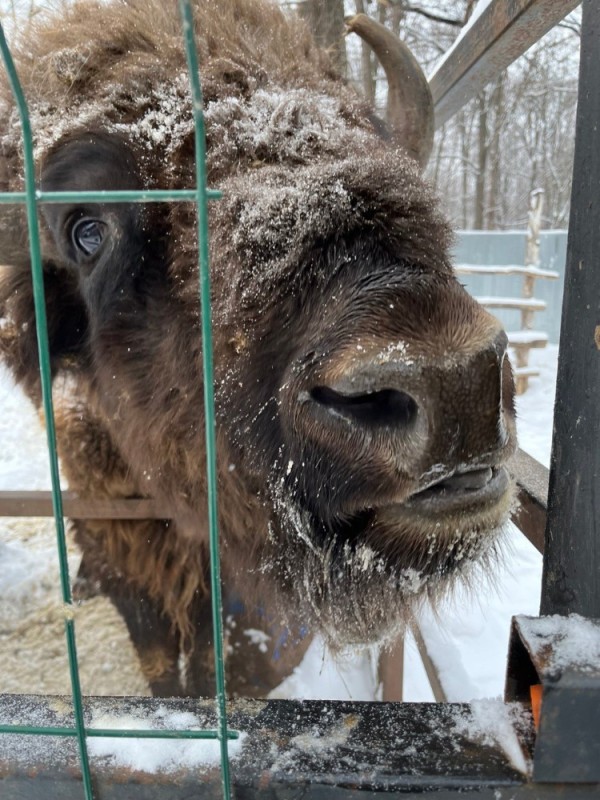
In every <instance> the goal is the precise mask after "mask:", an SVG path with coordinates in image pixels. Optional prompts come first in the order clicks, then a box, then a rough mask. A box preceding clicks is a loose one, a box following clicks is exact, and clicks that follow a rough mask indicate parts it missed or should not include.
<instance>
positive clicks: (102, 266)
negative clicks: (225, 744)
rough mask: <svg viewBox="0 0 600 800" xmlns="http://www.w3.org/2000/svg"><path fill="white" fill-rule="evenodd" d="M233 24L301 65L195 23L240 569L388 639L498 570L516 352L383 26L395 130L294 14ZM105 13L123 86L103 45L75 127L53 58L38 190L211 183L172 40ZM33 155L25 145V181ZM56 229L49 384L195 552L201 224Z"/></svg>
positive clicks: (154, 213) (11, 302)
mask: <svg viewBox="0 0 600 800" xmlns="http://www.w3.org/2000/svg"><path fill="white" fill-rule="evenodd" d="M142 5H143V4H142ZM229 5H231V8H232V9H233V10H234V11H235V14H237V15H238V17H239V15H240V14H242V15H245V18H246V22H245V25H241V24H240V29H241V30H243V31H244V35H245V36H250V37H251V38H252V37H254V40H255V41H256V42H258V41H260V42H261V47H264V41H263V40H264V39H265V38H267V39H268V38H269V37H270V38H271V39H272V40H273V42H275V41H278V40H281V37H282V36H283V35H284V34H282V31H284V32H285V31H288V33H287V34H285V35H286V36H288V39H287V40H285V36H284V42H283V45H281V46H282V49H284V50H285V47H288V46H289V48H288V49H287V50H285V52H283V53H282V54H280V56H278V57H279V58H280V62H281V63H279V62H277V63H279V66H274V63H275V62H276V55H277V54H276V53H275V50H276V45H275V44H274V43H273V45H272V48H273V52H270V51H268V48H267V52H266V54H265V53H264V52H262V51H261V50H260V48H258V49H256V50H255V51H252V49H251V48H248V49H244V48H243V47H242V45H241V44H238V45H236V46H237V50H236V47H235V46H233V44H232V43H231V42H229V43H227V42H223V41H222V39H223V34H222V30H221V28H220V27H219V25H218V24H217V23H218V20H217V21H215V19H214V17H215V14H214V13H213V11H211V9H210V8H208V7H207V6H206V5H203V4H199V5H198V8H197V12H198V16H199V28H198V39H199V43H200V51H201V55H203V57H204V74H205V95H206V124H207V141H208V170H209V176H210V178H211V182H212V183H213V184H218V186H219V188H221V189H222V191H223V199H222V200H221V201H219V202H218V203H214V204H213V205H212V206H211V213H210V224H211V259H212V281H213V313H214V329H215V340H216V346H215V351H216V352H215V357H216V382H215V389H216V399H217V412H218V426H219V431H218V434H219V444H220V467H219V468H220V481H221V522H222V534H223V544H224V550H223V560H224V569H225V573H226V575H227V576H228V578H227V579H228V580H231V581H233V583H234V584H235V583H236V582H237V584H238V585H244V584H245V585H248V584H253V583H256V585H257V586H258V587H260V593H261V595H262V597H263V599H264V597H266V596H273V595H274V594H276V595H278V596H279V598H280V600H281V602H282V603H283V605H284V606H285V607H286V608H287V609H288V611H290V610H291V611H292V612H298V613H299V614H300V615H301V616H306V615H308V616H309V617H310V621H311V624H314V623H315V622H316V624H318V625H320V626H321V628H322V629H323V630H324V631H325V632H326V634H327V635H328V636H329V638H330V639H331V640H332V641H337V642H340V641H344V642H348V641H358V640H360V641H370V640H373V639H374V638H376V637H379V636H381V635H382V633H384V632H385V631H386V630H389V629H390V627H392V626H393V624H394V623H395V622H396V621H398V620H401V619H402V618H403V617H404V616H405V612H406V610H407V609H409V608H411V606H412V605H413V604H414V602H415V601H417V600H418V599H419V598H421V597H423V596H433V595H435V594H437V592H438V591H439V590H440V588H442V587H443V586H444V585H445V583H446V582H447V580H446V579H447V578H448V577H449V576H452V575H455V574H465V573H466V572H467V571H468V570H469V569H470V567H471V565H472V563H473V562H474V560H475V559H476V558H480V559H481V558H483V559H485V558H486V556H487V555H489V554H490V553H491V552H493V550H494V542H495V534H496V533H497V532H498V531H499V530H500V529H501V527H502V525H503V524H504V523H505V521H506V519H507V516H508V513H509V507H510V504H511V497H512V490H511V482H510V480H509V476H508V473H507V469H506V462H507V459H508V458H509V456H510V455H511V454H512V452H513V450H514V447H515V425H514V407H513V394H514V392H513V383H512V375H511V369H510V365H509V363H508V360H507V359H506V344H507V340H506V336H505V334H504V333H503V331H502V330H501V328H500V326H499V324H498V322H497V321H496V320H495V319H494V318H493V317H491V316H490V315H489V314H487V313H486V312H485V311H484V310H483V309H482V308H481V307H480V306H479V305H478V304H477V303H476V302H475V301H474V300H473V299H472V298H471V297H470V296H469V295H468V294H467V293H466V292H465V291H464V289H463V288H462V287H461V286H460V285H459V283H458V282H457V280H456V278H455V276H454V275H453V271H452V268H451V265H450V261H449V255H448V248H449V243H450V241H451V236H450V233H449V229H448V227H447V224H446V223H445V221H444V220H443V218H442V217H441V216H440V214H439V212H438V211H437V205H436V201H435V199H434V198H433V196H432V195H431V193H430V191H429V189H428V188H427V187H426V185H425V183H424V182H423V180H422V178H421V174H420V167H421V166H422V164H423V162H424V161H426V158H427V154H428V151H429V149H430V145H431V134H432V111H431V98H430V95H429V92H428V89H427V86H426V82H425V81H424V78H423V76H422V74H421V73H420V71H419V70H418V68H417V67H416V66H415V64H414V60H413V59H412V56H410V54H408V53H407V51H406V50H405V49H404V48H403V47H402V46H401V45H400V44H399V43H398V42H397V40H396V39H395V38H394V37H391V34H389V33H388V32H386V31H384V30H382V29H380V28H379V27H377V26H375V25H374V24H372V23H369V22H367V21H366V20H365V18H364V17H358V18H355V19H354V20H353V21H352V22H351V23H350V27H351V28H352V29H354V30H356V32H358V33H359V34H360V35H362V36H364V37H365V38H367V39H368V40H369V41H370V42H371V44H372V45H373V46H374V47H375V49H376V51H377V52H378V53H379V54H380V56H381V60H382V62H383V65H384V67H385V69H386V71H387V72H388V76H389V81H390V115H389V117H388V121H387V123H383V122H382V121H380V120H378V119H377V118H376V117H375V115H374V113H373V112H372V111H371V110H370V109H367V108H365V107H364V106H363V104H362V103H361V102H360V100H358V99H357V98H356V97H355V95H354V94H353V92H351V90H350V89H349V88H347V87H345V86H344V85H342V84H341V83H340V82H338V81H337V80H334V79H332V78H326V77H323V76H322V75H321V76H317V72H316V70H317V66H319V65H321V60H320V59H322V57H321V56H317V55H315V54H314V53H313V51H311V50H310V47H309V46H308V45H306V41H305V39H303V38H302V37H300V39H299V40H298V41H299V42H300V44H298V42H297V41H296V39H298V34H297V29H296V28H294V29H293V30H294V31H296V34H294V36H291V35H290V34H289V30H290V28H289V25H288V23H284V22H283V21H282V20H283V18H282V16H281V14H280V12H279V11H276V10H275V9H272V8H269V11H268V13H267V12H264V14H263V15H262V17H257V16H256V14H254V13H253V9H254V6H255V5H256V3H253V2H247V3H246V4H242V3H238V2H237V0H236V2H233V0H232V2H231V3H230V4H229ZM229 5H227V8H228V9H229ZM238 6H240V7H239V8H238ZM81 7H83V4H82V6H81ZM94 8H95V10H94V14H95V16H93V17H90V16H89V15H86V14H83V15H81V13H80V12H77V13H80V17H79V18H77V19H75V21H73V20H71V22H72V24H73V26H74V29H75V30H76V34H69V36H71V37H74V36H75V35H77V36H79V37H88V38H89V37H90V33H89V30H90V26H91V28H92V29H93V30H97V31H100V30H102V31H103V32H104V31H105V30H106V31H113V30H116V31H117V33H115V36H117V35H118V36H121V38H123V37H124V36H125V34H124V33H123V31H125V30H126V28H127V25H126V24H125V23H124V22H123V19H124V18H125V19H126V18H127V15H129V16H131V17H132V19H129V22H128V24H129V25H130V26H133V27H132V30H133V29H135V30H136V33H135V35H133V33H131V35H130V42H129V46H128V49H126V48H124V47H123V48H121V50H119V53H120V56H119V58H120V59H121V62H122V66H121V71H120V73H119V74H120V79H119V81H118V83H116V82H115V74H116V73H115V69H116V68H115V59H116V58H117V56H118V53H117V48H116V47H113V49H112V50H111V49H110V47H109V44H110V43H109V42H107V41H104V40H102V41H97V40H92V39H91V38H90V39H89V42H88V44H87V47H88V51H87V57H86V59H85V60H82V61H81V64H80V65H79V68H78V70H79V71H77V70H75V71H73V70H72V71H71V72H70V73H69V75H71V78H70V79H69V80H71V84H70V85H71V87H75V89H76V92H77V94H76V97H77V99H76V103H77V104H78V105H77V108H76V109H75V110H73V109H69V111H68V114H67V109H66V106H65V103H66V101H65V96H64V95H63V94H61V93H60V91H58V90H57V88H56V86H58V87H59V88H60V85H61V80H62V78H61V75H63V73H64V70H65V66H64V64H65V59H66V55H65V51H64V50H61V51H59V52H57V51H56V49H52V48H51V47H50V48H48V47H47V49H48V52H45V53H42V55H41V56H40V59H41V60H42V61H44V59H45V62H44V63H45V64H46V66H47V76H48V75H49V76H50V77H48V78H47V83H46V84H45V85H35V86H34V84H35V81H34V77H35V73H34V72H33V73H32V77H31V81H30V84H31V85H30V91H31V92H33V93H34V94H35V92H37V93H38V100H37V105H36V104H35V103H34V105H33V113H34V122H35V123H36V124H37V126H38V130H41V131H42V134H43V135H42V134H40V138H41V140H42V141H41V143H40V144H39V148H38V149H39V150H40V153H41V158H40V161H39V163H40V179H41V185H42V188H43V189H46V190H66V189H69V190H86V189H131V188H133V189H139V188H154V187H164V186H165V185H166V186H174V187H181V186H186V185H190V184H191V182H192V180H193V174H194V172H193V131H192V129H191V124H190V102H189V98H188V92H187V80H186V78H185V75H184V74H183V70H184V67H183V59H182V54H181V50H180V47H179V44H178V42H179V31H178V29H177V23H176V20H175V21H173V19H172V18H171V17H169V16H168V15H167V16H165V19H164V20H163V21H162V22H161V24H160V25H157V24H156V21H155V25H154V27H153V28H152V30H151V31H150V30H148V31H146V34H144V36H142V34H141V32H140V31H141V28H140V26H142V27H143V24H144V23H143V19H144V13H145V12H143V9H142V7H141V6H140V8H139V9H138V8H137V5H136V3H135V2H131V3H129V4H127V5H126V7H123V6H122V5H120V4H119V5H118V9H117V10H115V9H116V8H117V7H116V6H110V5H105V4H98V5H97V6H95V7H94ZM244 9H245V10H244ZM248 9H250V10H248ZM230 10H231V9H229V11H230ZM263 10H264V9H263ZM229 11H228V12H227V13H229ZM134 12H135V13H134ZM142 12H143V13H142ZM251 12H252V13H251ZM155 13H156V14H162V13H164V14H166V11H160V9H159V5H157V6H156V8H155ZM231 13H232V14H233V11H232V12H231ZM111 14H116V16H117V17H118V20H119V25H118V26H117V28H115V27H114V21H113V22H111V21H110V19H109V17H110V15H111ZM135 14H138V16H137V17H135ZM235 14H234V17H235ZM132 15H133V16H132ZM211 15H212V16H211ZM90 19H92V20H93V24H92V22H90ZM232 19H233V17H232ZM134 21H135V25H137V28H136V27H135V25H134V24H133V23H134ZM238 21H239V20H238ZM75 23H77V24H75ZM77 26H78V27H77ZM119 26H120V27H119ZM169 26H170V27H169ZM211 26H212V27H211ZM146 28H147V25H146ZM69 30H70V29H69ZM144 30H145V28H144ZM303 35H304V34H302V36H303ZM61 36H62V29H61ZM168 36H170V37H171V39H172V41H171V39H169V45H168V47H167V46H166V45H165V44H164V41H163V40H164V39H165V37H167V38H168ZM161 37H163V39H161ZM211 37H212V38H211ZM55 38H56V37H55ZM159 40H160V41H159ZM41 41H42V43H44V42H45V43H46V45H45V46H47V43H48V42H52V41H53V40H52V36H50V35H49V34H48V35H47V36H46V39H44V38H43V37H42V39H41ZM86 41H87V40H86ZM286 41H287V45H286ZM161 42H163V43H162V45H161ZM219 42H220V44H219ZM55 44H56V42H55ZM226 45H227V46H226ZM284 46H285V47H284ZM219 47H221V48H222V49H223V50H224V52H223V53H221V52H219ZM257 47H258V45H257ZM103 48H104V49H103ZM84 49H85V48H84ZM42 50H43V48H42ZM250 52H253V53H255V54H256V53H259V56H260V58H262V61H260V58H259V56H256V57H257V58H259V62H260V63H255V61H254V55H249V53H250ZM261 52H262V56H261V55H260V53H261ZM115 54H117V55H115ZM286 59H289V63H288V62H286V61H285V60H286ZM67 61H68V59H67ZM73 69H74V68H73ZM269 69H270V70H271V73H269V72H268V70H269ZM73 75H74V76H75V77H72V76H73ZM53 81H54V84H53ZM55 84H56V85H55ZM45 92H46V94H45ZM46 95H49V96H46ZM67 105H68V103H67ZM64 115H67V116H70V117H71V119H72V124H71V125H69V126H68V130H65V127H66V123H65V121H64V120H63V116H64ZM9 127H10V126H9ZM44 135H45V137H46V140H45V141H44ZM11 142H12V144H11ZM11 147H12V148H13V151H14V152H15V153H16V150H17V148H16V146H15V144H14V137H13V140H10V138H7V137H5V152H7V153H8V154H9V158H8V162H9V164H10V152H11V150H10V148H11ZM14 160H15V163H16V162H17V161H18V159H17V156H16V155H15V156H14ZM17 173H18V169H16V170H15V174H17ZM15 181H16V182H18V181H17V178H15ZM42 222H43V231H44V233H43V235H44V258H45V269H46V274H47V291H48V295H49V300H48V302H49V306H50V315H49V321H50V337H51V346H52V351H53V352H52V356H53V365H54V370H55V373H59V372H60V371H61V370H62V371H69V372H70V373H71V374H72V375H73V376H74V385H75V389H74V391H75V395H76V401H75V402H73V400H72V398H71V399H69V403H71V407H72V409H73V412H72V413H73V414H75V413H78V414H80V413H81V408H82V406H86V407H87V408H88V410H89V409H91V416H92V417H93V419H94V420H95V422H94V424H95V425H97V426H98V430H100V428H101V429H102V432H103V438H102V442H103V446H105V444H106V441H107V439H108V441H110V443H111V448H112V449H113V450H114V452H115V454H117V455H118V459H119V463H120V464H121V463H123V464H125V471H126V472H127V475H128V480H130V481H133V483H134V490H135V491H137V492H139V493H149V494H152V495H154V496H155V497H157V498H158V500H159V502H160V503H161V504H162V507H164V509H165V517H168V518H170V519H172V520H173V522H174V525H173V526H172V527H171V528H170V530H169V533H168V535H169V536H171V537H174V538H180V539H182V540H185V541H186V542H188V543H190V544H189V546H191V547H196V548H197V549H199V550H201V549H203V548H204V547H205V546H206V532H205V531H206V524H205V509H206V488H205V480H204V468H203V467H204V460H203V455H202V452H203V436H202V432H203V426H202V413H203V404H202V386H201V383H202V378H201V363H200V354H199V335H200V334H199V324H198V318H199V311H198V301H197V279H198V275H197V246H196V218H195V214H194V210H193V208H192V207H190V206H187V205H183V204H179V205H174V206H166V205H159V204H156V205H151V204H146V205H134V204H132V205H124V204H114V205H111V204H110V203H104V204H98V203H94V204H83V203H80V202H78V203H74V204H64V205H54V206H50V205H48V206H46V207H45V209H44V216H43V220H42ZM21 260H22V262H23V263H25V261H26V259H25V257H24V256H23V257H22V258H21ZM24 274H25V273H24V272H23V273H21V276H20V277H19V278H18V280H20V281H21V284H19V286H20V287H21V294H20V295H19V296H17V295H15V292H14V289H15V283H14V281H15V280H17V279H15V278H14V277H12V278H11V279H10V280H11V281H12V283H10V284H9V283H8V282H6V283H5V284H4V288H3V290H2V296H3V304H4V310H5V313H6V314H7V315H8V316H11V317H12V319H13V320H14V323H15V325H14V327H13V328H12V329H11V330H17V329H20V328H19V326H22V323H23V322H24V321H28V322H29V321H31V320H30V318H31V314H32V312H31V307H30V306H31V304H30V303H29V306H28V305H27V303H28V302H29V301H28V300H27V299H26V298H25V299H24V293H23V291H22V288H23V286H24V283H25V280H26V279H25V278H24V277H23V275H24ZM7 287H8V288H7ZM31 328H33V326H31ZM28 336H32V334H26V333H21V334H20V335H19V336H14V337H13V338H12V339H11V338H10V337H9V336H8V334H5V340H4V345H3V347H4V351H5V353H6V358H7V359H8V360H9V362H10V363H11V364H12V365H13V369H14V371H15V373H16V374H17V375H18V376H19V377H21V378H25V379H27V380H29V378H31V381H30V385H31V386H33V385H34V383H35V381H34V379H33V378H32V377H31V376H32V375H33V373H34V367H33V366H32V367H31V369H30V373H31V374H30V375H29V377H28V375H27V374H25V373H26V372H27V370H26V369H25V367H24V365H26V364H28V363H30V362H31V364H33V363H34V362H33V360H32V359H31V358H30V357H29V355H28V352H29V350H31V351H33V350H35V345H34V343H33V341H30V342H29V344H28V338H27V337H28ZM27 348H29V350H28V349H27ZM28 359H29V360H28ZM31 391H32V394H34V395H35V389H32V390H31ZM66 416H67V417H68V413H67V414H66ZM86 455H88V454H86V453H83V454H82V453H74V452H70V450H69V448H68V447H64V446H63V459H65V460H66V461H69V462H71V467H70V468H69V470H68V472H69V474H70V476H71V480H72V482H74V483H75V486H74V488H78V487H77V482H78V480H79V481H80V482H81V484H82V485H85V486H87V485H88V484H87V483H86V482H85V480H84V479H83V478H81V475H83V474H85V473H86V470H88V471H89V472H91V470H92V468H91V467H86ZM103 463H104V462H103ZM111 463H112V462H110V460H109V459H107V460H106V464H107V466H105V467H104V470H105V472H106V473H108V472H110V470H111V469H112V467H111V466H110V464H111ZM108 477H109V476H108V475H103V477H102V485H103V486H104V487H105V486H106V485H108V484H109V483H110V481H109V480H108ZM128 485H129V484H128ZM130 491H131V489H130Z"/></svg>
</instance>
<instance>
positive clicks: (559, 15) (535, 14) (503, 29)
mask: <svg viewBox="0 0 600 800" xmlns="http://www.w3.org/2000/svg"><path fill="white" fill-rule="evenodd" d="M579 2H580V0H492V2H491V3H490V5H489V6H488V7H487V8H486V10H485V11H484V12H483V13H482V14H481V16H480V17H479V18H478V19H477V20H476V21H475V22H474V23H473V25H472V27H471V28H470V29H469V30H468V31H467V32H466V33H465V34H464V36H463V37H462V39H461V40H460V42H459V43H458V44H457V45H456V47H455V48H454V49H453V50H452V52H451V53H450V55H449V56H448V58H447V59H444V61H443V63H440V65H439V66H437V67H436V69H435V72H434V73H433V75H431V77H430V79H429V85H430V87H431V93H432V95H433V101H434V104H435V126H436V128H439V127H440V125H443V124H444V122H447V120H449V119H450V117H452V116H454V114H456V112H457V111H458V110H459V109H460V108H462V106H463V105H464V104H465V103H467V102H468V101H469V100H471V99H472V98H473V97H476V96H477V95H478V94H479V92H481V90H482V89H483V88H484V86H485V85H486V84H488V83H489V82H490V81H491V80H493V79H494V78H496V77H497V76H498V75H499V73H500V72H502V70H503V69H506V67H508V66H509V65H510V64H512V62H513V61H516V59H517V58H518V57H519V56H521V55H523V53H524V52H525V51H526V50H528V49H529V48H530V47H531V45H533V44H535V42H537V40H538V39H540V38H541V37H542V36H543V35H544V34H545V33H547V32H548V31H549V30H550V29H551V28H553V27H554V26H555V25H556V24H557V23H558V22H560V21H561V19H563V17H565V16H566V15H567V14H568V13H569V12H570V11H572V10H573V9H574V8H575V7H576V6H578V5H579Z"/></svg>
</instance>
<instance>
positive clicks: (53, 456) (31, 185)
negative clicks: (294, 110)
mask: <svg viewBox="0 0 600 800" xmlns="http://www.w3.org/2000/svg"><path fill="white" fill-rule="evenodd" d="M0 50H1V52H2V59H3V61H4V64H5V66H6V71H7V74H8V79H9V81H10V85H11V89H12V92H13V96H14V98H15V101H16V103H17V108H18V111H19V117H20V120H21V130H22V133H23V162H24V170H25V192H26V199H25V207H26V210H27V226H28V231H29V247H30V253H31V273H32V279H33V300H34V306H35V319H36V333H37V343H38V354H39V363H40V379H41V384H42V399H43V407H44V415H45V418H46V436H47V440H48V454H49V458H50V478H51V481H52V507H53V510H54V520H55V524H56V538H57V544H58V558H59V564H60V581H61V590H62V599H63V603H65V606H66V608H65V634H66V638H67V651H68V656H69V671H70V674H71V689H72V693H73V711H74V716H75V726H76V729H77V741H78V744H79V756H80V759H81V770H82V775H83V786H84V791H85V797H86V800H93V792H92V779H91V773H90V764H89V759H88V752H87V744H86V741H85V732H84V720H83V703H82V700H81V686H80V683H79V670H78V665H77V648H76V644H75V627H74V623H73V618H72V611H71V609H72V598H71V587H70V582H69V565H68V560H67V545H66V540H65V528H64V520H63V509H62V495H61V492H60V477H59V473H58V457H57V453H56V432H55V427H54V411H53V408H52V376H51V370H50V348H49V345H48V324H47V320H46V299H45V295H44V275H43V269H42V256H41V249H40V236H39V229H38V219H37V204H36V195H35V166H34V158H33V139H32V136H31V125H30V122H29V112H28V110H27V103H26V102H25V96H24V94H23V90H22V88H21V84H20V82H19V78H18V75H17V71H16V69H15V65H14V62H13V59H12V56H11V54H10V50H9V49H8V44H7V42H6V37H5V35H4V28H3V27H2V25H1V24H0Z"/></svg>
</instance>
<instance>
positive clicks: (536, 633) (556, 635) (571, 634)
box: [519, 614, 600, 673]
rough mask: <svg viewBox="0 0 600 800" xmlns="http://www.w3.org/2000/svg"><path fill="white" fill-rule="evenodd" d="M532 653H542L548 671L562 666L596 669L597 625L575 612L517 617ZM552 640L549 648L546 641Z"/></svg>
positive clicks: (599, 655) (598, 651)
mask: <svg viewBox="0 0 600 800" xmlns="http://www.w3.org/2000/svg"><path fill="white" fill-rule="evenodd" d="M519 624H520V625H521V628H522V630H523V632H524V634H525V635H526V636H527V641H528V644H529V645H530V646H531V648H532V650H533V653H534V655H535V656H543V658H544V660H545V662H546V668H547V670H548V672H550V673H560V672H561V671H562V670H563V669H565V668H566V667H569V666H571V667H576V668H577V669H578V670H579V671H581V672H596V671H597V669H598V664H599V663H600V626H599V625H598V623H595V622H593V621H592V620H589V619H586V618H585V617H581V616H579V614H570V615H569V616H567V617H563V616H560V615H558V614H555V615H554V616H551V617H542V618H537V619H532V620H527V619H521V620H520V621H519ZM550 643H551V644H552V649H550V648H549V644H550Z"/></svg>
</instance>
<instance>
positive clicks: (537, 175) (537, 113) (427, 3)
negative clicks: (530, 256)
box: [284, 0, 581, 230]
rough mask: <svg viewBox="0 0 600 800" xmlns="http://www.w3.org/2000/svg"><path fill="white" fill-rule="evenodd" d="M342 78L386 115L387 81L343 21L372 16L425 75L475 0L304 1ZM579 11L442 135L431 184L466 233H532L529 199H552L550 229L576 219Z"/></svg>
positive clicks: (300, 5) (547, 208)
mask: <svg viewBox="0 0 600 800" xmlns="http://www.w3.org/2000/svg"><path fill="white" fill-rule="evenodd" d="M284 5H286V6H287V7H288V8H291V9H293V10H295V11H296V12H297V13H299V14H301V15H302V16H303V17H304V18H305V19H307V20H308V22H309V24H310V25H311V27H312V29H313V31H314V32H315V35H316V37H317V39H318V41H319V42H320V43H321V44H322V45H323V46H325V47H326V48H328V49H329V50H330V52H331V54H332V57H333V58H334V60H335V61H336V63H337V65H338V67H339V69H340V71H341V72H342V73H343V74H345V75H346V77H347V78H348V79H349V80H350V81H352V82H353V83H355V84H356V86H357V87H358V88H359V89H360V90H361V91H362V92H363V93H364V94H365V95H366V96H367V97H368V98H369V99H372V100H374V101H375V102H376V104H377V106H378V107H380V108H381V109H383V108H385V102H386V80H385V75H384V74H383V71H382V70H381V69H379V68H378V66H377V63H376V61H375V59H374V56H373V54H372V52H371V51H370V48H369V47H368V45H366V44H364V43H361V42H360V41H359V40H358V39H356V38H355V37H349V38H344V36H343V29H344V16H347V15H350V14H353V13H366V14H368V15H369V16H371V17H373V18H375V19H378V20H379V21H380V22H382V23H383V24H384V25H386V26H387V27H389V28H391V29H392V30H393V31H395V32H396V33H397V34H398V35H399V36H400V37H401V38H402V39H403V40H404V41H405V42H406V43H407V44H408V45H409V47H410V48H411V49H412V50H413V52H414V53H415V55H416V56H417V58H418V59H419V61H420V63H421V65H422V66H423V68H424V70H425V73H426V74H430V73H431V72H432V70H433V67H434V65H435V63H436V62H437V61H438V60H439V59H440V57H441V56H442V55H443V54H444V53H445V52H446V51H447V50H448V48H449V47H450V46H451V45H452V43H453V42H454V40H455V39H456V37H457V36H458V35H459V34H460V31H461V28H462V27H463V26H464V25H466V24H468V22H469V19H470V17H471V15H472V13H473V11H474V9H475V7H476V6H477V0H301V1H300V2H292V3H284ZM580 20H581V10H580V9H578V10H576V11H575V12H573V13H572V14H570V15H569V16H568V17H566V18H565V20H564V21H563V22H562V23H560V24H559V25H558V26H557V27H556V28H554V29H553V30H552V31H550V33H548V34H547V35H546V36H545V37H544V38H543V39H542V40H541V41H540V42H538V43H537V44H536V45H535V46H534V47H532V48H531V49H530V50H529V51H528V52H527V53H526V54H525V55H524V56H523V57H521V58H520V59H518V61H517V62H515V63H514V64H513V65H512V66H511V67H510V68H509V69H508V70H506V71H504V72H502V73H501V74H499V75H498V77H497V78H496V80H495V81H494V82H493V83H492V84H490V85H488V86H487V88H486V89H485V90H484V91H483V92H482V93H481V94H480V95H479V96H478V97H476V98H475V99H474V100H472V101H471V102H470V103H468V104H467V105H466V106H464V108H463V109H462V110H461V111H460V112H459V113H458V114H457V115H456V116H455V117H454V118H453V119H452V120H450V121H449V122H448V123H446V124H445V125H444V126H443V127H442V128H441V129H440V130H438V132H437V135H436V141H435V147H434V151H433V154H432V157H431V161H430V164H429V167H428V176H429V177H430V179H431V180H433V182H434V183H435V185H436V187H437V190H438V192H439V194H440V196H441V198H442V199H443V201H444V203H445V204H446V207H447V211H448V213H449V214H450V216H451V218H452V221H453V223H454V224H455V225H456V226H457V227H459V228H463V229H481V230H506V229H514V228H517V229H523V228H525V227H526V226H527V209H528V204H529V196H530V193H531V191H533V190H534V189H538V188H541V189H543V190H544V192H545V203H544V215H543V221H542V228H546V229H547V228H566V227H567V223H568V218H569V198H570V191H571V171H572V162H573V145H574V140H575V111H576V103H577V77H578V62H579V39H580Z"/></svg>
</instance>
